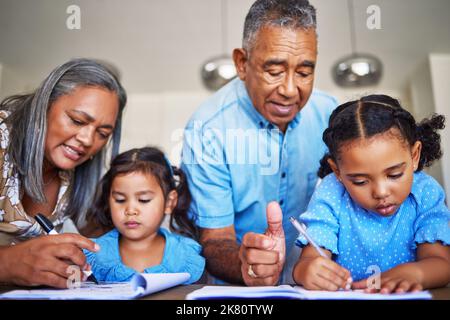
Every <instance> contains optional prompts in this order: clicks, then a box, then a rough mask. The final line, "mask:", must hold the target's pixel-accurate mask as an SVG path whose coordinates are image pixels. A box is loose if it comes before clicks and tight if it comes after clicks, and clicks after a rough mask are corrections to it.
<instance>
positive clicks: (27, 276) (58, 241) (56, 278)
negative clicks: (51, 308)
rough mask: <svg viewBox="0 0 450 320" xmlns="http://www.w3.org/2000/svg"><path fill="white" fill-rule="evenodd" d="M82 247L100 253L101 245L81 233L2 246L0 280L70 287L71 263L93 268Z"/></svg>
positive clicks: (46, 237)
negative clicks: (87, 260)
mask: <svg viewBox="0 0 450 320" xmlns="http://www.w3.org/2000/svg"><path fill="white" fill-rule="evenodd" d="M81 249H87V250H89V251H92V252H96V251H98V250H99V246H98V245H96V244H95V243H94V242H92V241H91V240H89V239H87V238H85V237H83V236H80V235H78V234H61V235H52V236H42V237H39V238H36V239H32V240H28V241H25V242H23V243H20V244H18V245H15V246H9V247H1V250H0V261H1V263H0V282H7V283H13V284H16V285H23V286H37V285H46V286H50V287H56V288H67V285H68V284H67V279H68V277H69V276H70V274H68V273H67V268H68V267H69V266H71V265H76V266H78V267H79V268H80V269H81V270H89V269H90V267H89V266H88V265H86V256H85V255H84V254H83V252H82V251H81Z"/></svg>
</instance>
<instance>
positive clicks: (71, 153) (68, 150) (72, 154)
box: [62, 144, 85, 161]
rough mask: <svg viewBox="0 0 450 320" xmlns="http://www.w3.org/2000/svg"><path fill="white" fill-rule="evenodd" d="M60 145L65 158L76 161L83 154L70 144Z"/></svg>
mask: <svg viewBox="0 0 450 320" xmlns="http://www.w3.org/2000/svg"><path fill="white" fill-rule="evenodd" d="M62 147H63V150H64V155H65V156H66V157H67V158H69V159H71V160H73V161H77V160H79V159H80V158H81V157H82V156H84V155H85V152H81V151H78V150H75V149H74V148H72V147H70V146H68V145H65V144H63V146H62Z"/></svg>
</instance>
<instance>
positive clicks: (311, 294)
mask: <svg viewBox="0 0 450 320" xmlns="http://www.w3.org/2000/svg"><path fill="white" fill-rule="evenodd" d="M186 299H188V300H211V299H298V300H417V299H420V300H424V299H431V294H430V293H429V292H428V291H420V292H408V293H401V294H400V293H394V294H379V293H364V291H363V290H351V291H343V290H342V291H313V290H306V289H304V288H302V287H299V286H295V287H292V286H290V285H281V286H267V287H235V286H205V287H203V288H201V289H198V290H195V291H193V292H191V293H190V294H188V295H187V296H186Z"/></svg>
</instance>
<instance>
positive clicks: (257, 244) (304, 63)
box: [200, 27, 317, 286]
mask: <svg viewBox="0 0 450 320" xmlns="http://www.w3.org/2000/svg"><path fill="white" fill-rule="evenodd" d="M316 58H317V40H316V33H315V30H307V31H306V30H301V29H299V30H291V29H288V28H280V27H263V28H262V29H261V30H260V31H259V33H258V35H257V38H256V41H255V43H254V46H253V48H252V49H251V51H250V52H247V51H246V50H245V49H235V50H234V51H233V59H234V63H235V66H236V70H237V73H238V76H239V78H240V79H241V80H242V81H244V82H245V86H246V88H247V91H248V94H249V96H250V98H251V100H252V102H253V105H254V107H255V108H256V110H258V112H259V113H261V114H262V115H263V116H264V117H265V118H266V119H267V120H268V121H270V122H271V123H273V124H275V125H276V126H278V128H279V129H280V130H281V131H282V132H285V131H286V128H287V126H288V124H289V122H291V121H292V120H293V119H294V117H295V115H296V114H297V113H298V112H299V111H300V110H301V109H302V108H303V107H304V106H305V104H306V102H307V101H308V99H309V97H310V95H311V92H312V88H313V82H314V67H315V63H316ZM279 214H281V209H280V208H279V206H278V205H275V204H269V205H268V206H267V216H268V221H273V223H272V224H269V227H268V229H267V230H266V232H265V234H256V233H252V232H249V233H247V234H245V235H244V237H243V239H242V244H241V245H239V244H238V243H237V241H236V234H235V230H234V225H231V226H228V227H225V228H218V229H206V228H204V229H201V237H200V242H201V244H202V245H203V248H204V249H203V254H204V256H205V257H206V267H207V270H208V271H209V272H210V273H211V274H212V275H214V276H216V277H218V278H221V279H223V280H225V281H227V282H231V283H244V284H246V285H248V286H256V285H274V284H276V283H277V282H278V280H279V277H280V273H281V270H282V269H283V266H284V260H285V242H284V241H285V239H284V231H283V228H282V225H281V219H282V218H281V217H279V216H278V215H279ZM271 217H274V218H271ZM249 265H252V269H253V271H254V272H255V274H256V275H257V276H258V277H257V278H252V277H250V276H249V275H248V266H249Z"/></svg>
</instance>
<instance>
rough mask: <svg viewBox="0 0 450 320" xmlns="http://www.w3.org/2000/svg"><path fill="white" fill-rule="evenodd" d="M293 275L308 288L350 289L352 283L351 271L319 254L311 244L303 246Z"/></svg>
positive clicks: (296, 280)
mask: <svg viewBox="0 0 450 320" xmlns="http://www.w3.org/2000/svg"><path fill="white" fill-rule="evenodd" d="M327 253H329V252H327ZM329 255H330V256H331V253H329ZM293 277H294V280H295V282H296V283H298V284H300V285H302V286H303V287H304V288H305V289H308V290H327V291H337V290H339V289H346V290H348V289H350V285H351V283H352V278H351V275H350V271H348V270H347V269H345V268H343V267H341V266H340V265H338V264H337V263H336V262H334V261H332V260H331V259H327V258H324V257H322V256H320V255H318V253H317V252H316V251H315V249H314V248H312V247H311V246H310V245H308V246H306V247H305V248H303V251H302V255H301V257H300V260H299V261H298V262H297V264H296V265H295V267H294V271H293Z"/></svg>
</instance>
